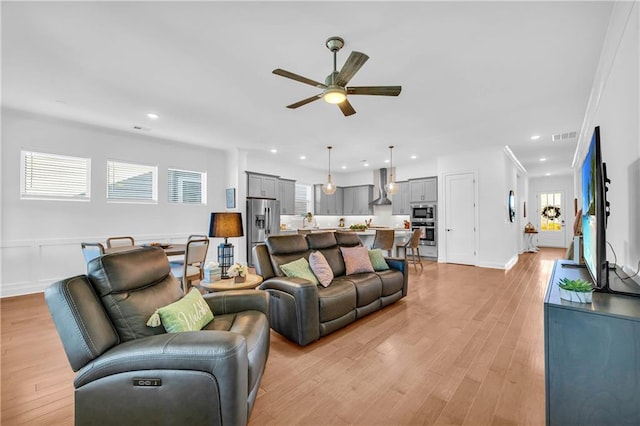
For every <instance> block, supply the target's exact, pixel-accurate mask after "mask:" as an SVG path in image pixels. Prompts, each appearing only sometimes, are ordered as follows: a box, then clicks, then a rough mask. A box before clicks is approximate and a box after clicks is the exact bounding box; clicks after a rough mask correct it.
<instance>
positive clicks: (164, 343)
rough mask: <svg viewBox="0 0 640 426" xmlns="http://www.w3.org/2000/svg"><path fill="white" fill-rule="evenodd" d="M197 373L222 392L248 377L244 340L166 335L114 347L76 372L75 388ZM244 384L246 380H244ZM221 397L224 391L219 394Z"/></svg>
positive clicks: (213, 334) (225, 335) (226, 335)
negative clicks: (133, 374) (113, 379)
mask: <svg viewBox="0 0 640 426" xmlns="http://www.w3.org/2000/svg"><path fill="white" fill-rule="evenodd" d="M153 369H164V370H196V371H202V372H205V373H210V374H212V375H213V376H215V377H216V379H217V381H218V382H219V385H220V388H221V390H223V389H224V388H225V386H235V383H236V379H237V377H236V376H238V375H242V374H244V375H245V376H246V375H247V374H248V370H249V367H248V356H247V344H246V341H245V338H244V337H243V336H241V335H239V334H236V333H231V332H228V331H211V330H207V331H188V332H184V333H166V334H159V335H156V336H150V337H145V338H141V339H135V340H130V341H128V342H125V343H122V344H120V345H117V346H115V347H114V348H112V349H110V350H108V351H107V352H105V353H103V354H102V355H101V356H100V357H98V358H96V359H95V360H93V361H92V362H90V363H88V364H87V365H86V366H84V367H83V368H82V369H80V370H79V371H78V375H77V376H76V378H75V380H74V386H75V387H76V388H79V387H80V386H83V385H85V384H87V383H90V382H93V381H95V380H98V379H100V378H103V377H106V376H110V375H113V374H118V373H123V372H128V371H137V370H153ZM244 380H247V379H246V378H245V379H244ZM221 394H222V395H224V394H225V393H224V390H223V391H222V393H221Z"/></svg>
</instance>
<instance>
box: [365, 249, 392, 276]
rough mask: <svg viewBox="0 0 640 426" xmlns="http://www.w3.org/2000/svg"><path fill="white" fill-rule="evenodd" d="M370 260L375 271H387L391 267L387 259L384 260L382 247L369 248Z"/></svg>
mask: <svg viewBox="0 0 640 426" xmlns="http://www.w3.org/2000/svg"><path fill="white" fill-rule="evenodd" d="M369 260H370V261H371V265H372V266H373V270H374V271H386V270H387V269H389V265H387V261H386V260H384V254H383V253H382V250H380V249H373V250H369Z"/></svg>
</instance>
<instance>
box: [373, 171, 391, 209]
mask: <svg viewBox="0 0 640 426" xmlns="http://www.w3.org/2000/svg"><path fill="white" fill-rule="evenodd" d="M376 174H377V175H378V179H377V182H376V179H375V178H376ZM373 177H374V183H373V184H374V185H375V187H376V189H378V191H380V197H378V198H376V199H375V200H373V201H372V202H370V203H369V205H372V206H388V205H391V200H390V199H389V198H388V197H387V190H386V189H384V187H385V185H386V184H387V169H385V168H382V169H380V171H379V173H376V172H374V173H373Z"/></svg>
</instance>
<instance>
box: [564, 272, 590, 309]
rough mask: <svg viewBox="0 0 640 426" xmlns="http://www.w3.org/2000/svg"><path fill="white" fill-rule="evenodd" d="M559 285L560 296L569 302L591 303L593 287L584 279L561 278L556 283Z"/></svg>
mask: <svg viewBox="0 0 640 426" xmlns="http://www.w3.org/2000/svg"><path fill="white" fill-rule="evenodd" d="M558 286H559V287H560V298H561V299H564V300H568V301H570V302H578V303H591V299H592V297H591V295H592V293H593V288H592V287H591V284H590V283H589V282H587V281H585V280H582V279H579V278H578V279H577V280H570V279H568V278H563V279H561V280H560V282H559V283H558Z"/></svg>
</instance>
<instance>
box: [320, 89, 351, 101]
mask: <svg viewBox="0 0 640 426" xmlns="http://www.w3.org/2000/svg"><path fill="white" fill-rule="evenodd" d="M322 99H324V100H325V102H327V103H329V104H341V103H342V102H344V101H345V100H346V99H347V94H346V93H345V91H344V89H342V88H340V87H329V88H328V89H327V90H325V91H324V93H323V94H322Z"/></svg>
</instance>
